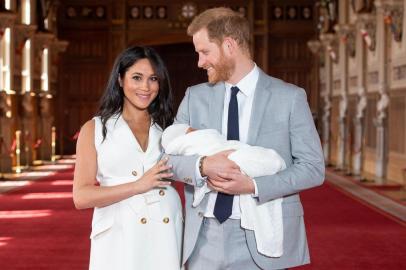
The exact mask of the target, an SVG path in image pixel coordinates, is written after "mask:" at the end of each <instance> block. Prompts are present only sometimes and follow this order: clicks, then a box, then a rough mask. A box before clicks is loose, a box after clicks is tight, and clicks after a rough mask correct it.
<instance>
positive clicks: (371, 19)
mask: <svg viewBox="0 0 406 270" xmlns="http://www.w3.org/2000/svg"><path fill="white" fill-rule="evenodd" d="M357 17H358V22H359V26H360V33H361V36H362V38H363V40H364V42H365V43H366V44H367V46H368V49H369V50H371V51H374V50H375V47H376V16H375V15H373V14H369V13H362V14H359V15H358V16H357Z"/></svg>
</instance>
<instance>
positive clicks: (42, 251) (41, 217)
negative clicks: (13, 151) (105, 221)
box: [0, 172, 92, 270]
mask: <svg viewBox="0 0 406 270" xmlns="http://www.w3.org/2000/svg"><path fill="white" fill-rule="evenodd" d="M72 178H73V175H72V172H66V173H59V174H58V175H56V176H52V177H47V178H46V179H45V180H42V181H40V182H35V183H34V184H32V185H29V186H26V187H24V188H22V189H19V190H17V191H14V192H11V193H7V194H3V195H0V269H1V270H19V269H25V270H31V269H32V270H34V269H35V270H42V269H49V270H51V269H52V270H57V269H58V270H65V269H66V270H79V269H86V268H87V264H88V257H89V243H90V242H89V237H88V236H89V234H90V222H91V214H92V212H91V210H90V211H77V210H76V209H75V208H74V206H73V202H72V195H71V190H72ZM5 211H9V212H5ZM30 216H32V217H30Z"/></svg>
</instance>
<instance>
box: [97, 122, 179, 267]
mask: <svg viewBox="0 0 406 270" xmlns="http://www.w3.org/2000/svg"><path fill="white" fill-rule="evenodd" d="M94 120H95V147H96V151H97V180H98V182H99V183H100V185H101V186H114V185H118V184H123V183H128V182H132V181H137V180H138V179H139V178H140V177H141V176H142V175H143V174H144V172H145V171H147V170H148V169H150V168H151V167H152V166H154V165H155V164H156V162H157V161H158V159H159V157H160V155H161V146H160V141H161V134H162V130H161V129H160V128H159V127H158V126H157V125H155V124H153V125H151V127H150V130H149V142H148V148H147V150H146V151H145V152H143V151H142V149H141V147H140V145H139V144H138V142H137V140H136V138H135V137H134V135H133V133H132V131H131V129H130V128H129V126H128V125H127V123H126V122H125V121H124V119H123V118H122V117H121V115H119V116H114V117H112V118H110V119H109V120H108V121H107V123H106V127H107V136H106V139H105V140H104V142H102V140H103V137H102V124H101V121H100V118H99V117H95V118H94ZM182 229H183V217H182V208H181V202H180V198H179V196H178V194H177V192H176V190H175V189H174V188H173V187H172V186H169V187H166V188H157V189H153V190H151V191H149V192H146V193H144V194H140V195H135V196H132V197H130V198H128V199H125V200H122V201H120V202H117V203H114V204H112V205H109V206H106V207H101V208H97V207H96V208H95V209H94V213H93V221H92V233H91V235H90V239H91V252H90V266H89V269H91V270H127V269H128V270H130V269H131V270H136V269H140V270H149V269H151V270H157V269H166V270H178V269H181V266H180V264H181V248H182Z"/></svg>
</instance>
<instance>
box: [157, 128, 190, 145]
mask: <svg viewBox="0 0 406 270" xmlns="http://www.w3.org/2000/svg"><path fill="white" fill-rule="evenodd" d="M194 130H195V129H193V128H192V127H190V126H189V125H186V124H173V125H171V126H169V127H167V128H166V129H165V130H164V133H163V134H162V147H163V148H164V149H166V147H167V146H168V145H169V144H170V143H171V142H172V141H173V140H174V139H176V138H178V137H180V136H182V135H185V134H187V133H189V132H192V131H194Z"/></svg>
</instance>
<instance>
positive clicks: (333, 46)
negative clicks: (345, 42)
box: [320, 34, 338, 63]
mask: <svg viewBox="0 0 406 270" xmlns="http://www.w3.org/2000/svg"><path fill="white" fill-rule="evenodd" d="M320 41H321V42H322V44H323V46H324V47H325V48H326V51H327V53H328V54H329V55H330V58H331V60H333V62H334V63H337V62H338V42H337V35H335V34H320Z"/></svg>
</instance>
